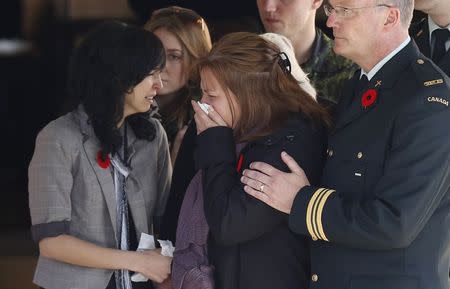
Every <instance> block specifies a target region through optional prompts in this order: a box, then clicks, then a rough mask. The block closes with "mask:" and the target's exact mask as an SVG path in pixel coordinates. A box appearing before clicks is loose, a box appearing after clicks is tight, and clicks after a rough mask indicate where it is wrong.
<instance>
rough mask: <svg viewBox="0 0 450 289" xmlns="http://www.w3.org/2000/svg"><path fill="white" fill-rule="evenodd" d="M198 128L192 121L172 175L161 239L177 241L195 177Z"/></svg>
mask: <svg viewBox="0 0 450 289" xmlns="http://www.w3.org/2000/svg"><path fill="white" fill-rule="evenodd" d="M196 138H197V127H196V126H195V121H191V123H190V124H189V126H188V129H187V131H186V133H185V135H184V138H183V141H182V142H181V146H180V149H179V151H178V156H177V159H176V161H175V165H174V167H173V173H172V183H171V186H170V193H169V198H168V200H167V205H166V209H165V211H164V216H163V218H162V221H161V229H160V233H161V236H160V237H161V239H162V240H171V241H172V242H173V243H174V244H175V241H176V231H177V225H178V216H179V214H180V209H181V204H182V203H183V199H184V195H185V193H186V189H187V187H188V185H189V183H190V182H191V180H192V178H193V177H194V175H195V172H196V170H195V163H194V150H195V146H196Z"/></svg>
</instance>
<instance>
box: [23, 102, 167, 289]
mask: <svg viewBox="0 0 450 289" xmlns="http://www.w3.org/2000/svg"><path fill="white" fill-rule="evenodd" d="M149 121H151V122H153V123H154V124H155V127H156V137H155V139H154V140H153V141H152V142H148V141H146V140H140V139H137V138H136V136H135V135H134V133H133V130H132V129H131V128H130V129H128V144H129V161H130V166H131V168H132V169H131V172H130V175H129V176H128V178H127V181H126V190H127V195H128V199H129V205H130V209H131V213H132V217H133V220H134V223H135V226H136V233H137V239H138V240H139V238H140V235H141V232H145V233H151V232H152V219H153V216H161V215H162V214H163V211H164V208H165V203H166V200H167V197H168V193H169V186H170V182H171V172H172V168H171V163H170V156H169V148H168V144H167V136H166V134H165V132H164V130H163V128H162V126H161V124H160V123H159V121H157V120H155V119H150V120H149ZM99 150H100V147H99V142H98V140H97V138H96V137H95V134H94V131H93V128H92V126H90V125H89V123H88V117H87V115H86V113H85V112H84V110H83V108H82V106H80V107H79V108H78V109H77V110H75V111H73V112H71V113H68V114H66V115H64V116H62V117H60V118H58V119H56V120H54V121H52V122H51V123H49V124H48V125H47V126H46V127H45V128H44V129H43V130H42V131H41V132H40V133H39V135H38V137H37V139H36V147H35V151H34V155H33V158H32V160H31V163H30V166H29V171H28V174H29V205H30V213H31V220H32V231H33V230H34V232H33V233H37V234H43V235H44V236H57V235H60V234H69V235H72V236H75V237H77V238H80V239H83V240H86V241H89V242H92V243H94V244H97V245H100V246H103V247H110V248H115V247H116V238H115V236H116V234H115V231H116V198H115V193H114V185H113V179H112V174H111V170H110V169H109V168H108V169H103V168H101V167H100V166H99V165H98V163H97V160H96V157H97V153H98V152H99ZM112 272H113V271H112V270H103V269H92V268H87V267H80V266H75V265H70V264H67V263H62V262H58V261H55V260H51V259H47V258H44V257H42V256H40V257H39V260H38V264H37V267H36V271H35V275H34V280H33V281H34V283H36V284H37V285H39V286H42V287H44V288H46V289H75V288H76V289H81V288H82V289H90V288H92V289H100V288H106V286H107V284H108V282H109V280H110V278H111V274H112Z"/></svg>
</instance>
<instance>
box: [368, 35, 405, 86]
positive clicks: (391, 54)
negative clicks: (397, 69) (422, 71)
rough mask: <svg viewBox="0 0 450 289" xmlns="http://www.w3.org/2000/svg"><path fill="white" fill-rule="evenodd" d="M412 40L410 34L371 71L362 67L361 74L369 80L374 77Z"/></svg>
mask: <svg viewBox="0 0 450 289" xmlns="http://www.w3.org/2000/svg"><path fill="white" fill-rule="evenodd" d="M410 41H411V37H409V36H408V38H406V40H405V41H403V43H402V44H400V45H399V46H398V47H397V48H396V49H394V50H393V51H392V52H391V53H389V54H388V55H386V57H384V58H383V59H382V60H381V61H380V62H378V63H377V64H376V65H375V66H374V67H373V68H372V69H371V70H370V71H369V72H365V71H364V70H363V69H361V75H360V78H361V76H363V75H364V74H365V75H366V76H367V79H369V81H370V80H371V79H372V77H373V76H374V75H375V74H377V72H378V71H379V70H380V69H381V68H382V67H383V66H384V65H385V64H386V63H387V62H388V61H389V60H391V58H392V57H394V56H395V55H396V54H397V53H399V52H400V50H402V49H403V48H405V47H406V45H408V43H409V42H410Z"/></svg>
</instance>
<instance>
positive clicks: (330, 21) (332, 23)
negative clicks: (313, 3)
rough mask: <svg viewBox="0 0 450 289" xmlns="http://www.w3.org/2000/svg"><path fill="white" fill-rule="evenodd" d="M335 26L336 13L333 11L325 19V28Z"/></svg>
mask: <svg viewBox="0 0 450 289" xmlns="http://www.w3.org/2000/svg"><path fill="white" fill-rule="evenodd" d="M335 26H336V13H335V12H334V11H333V12H331V14H330V16H328V18H327V27H330V28H333V27H335Z"/></svg>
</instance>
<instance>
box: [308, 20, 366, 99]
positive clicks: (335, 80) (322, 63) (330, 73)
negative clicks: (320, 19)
mask: <svg viewBox="0 0 450 289" xmlns="http://www.w3.org/2000/svg"><path fill="white" fill-rule="evenodd" d="M301 67H302V69H303V71H304V72H305V73H306V74H308V77H309V79H310V80H311V83H312V85H313V86H314V87H315V88H316V90H317V96H318V100H319V102H320V103H322V104H324V105H326V106H334V105H335V104H337V103H338V102H339V99H340V95H341V93H342V88H343V85H344V83H345V81H346V80H348V79H350V78H351V77H352V75H353V73H354V72H355V70H356V68H357V67H356V65H355V64H353V62H352V61H350V60H348V59H346V58H344V57H342V56H339V55H336V54H335V53H334V51H333V40H331V39H330V38H329V37H328V36H326V35H325V33H323V32H322V31H321V30H320V29H318V28H316V39H315V40H314V43H313V47H312V53H311V56H310V58H309V59H308V61H307V62H305V63H303V64H302V65H301Z"/></svg>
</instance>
